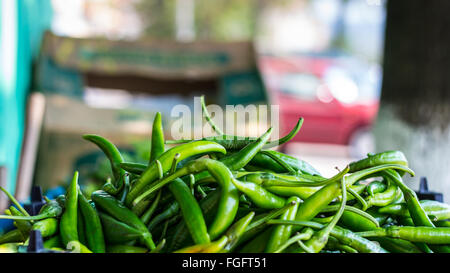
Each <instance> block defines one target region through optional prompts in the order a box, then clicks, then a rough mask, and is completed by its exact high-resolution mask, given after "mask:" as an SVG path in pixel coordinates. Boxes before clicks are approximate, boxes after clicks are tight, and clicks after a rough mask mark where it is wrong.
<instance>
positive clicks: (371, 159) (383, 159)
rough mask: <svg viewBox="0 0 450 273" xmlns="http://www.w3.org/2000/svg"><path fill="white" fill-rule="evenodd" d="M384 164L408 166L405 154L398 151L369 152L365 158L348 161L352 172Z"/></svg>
mask: <svg viewBox="0 0 450 273" xmlns="http://www.w3.org/2000/svg"><path fill="white" fill-rule="evenodd" d="M385 164H396V165H403V166H405V167H408V160H406V157H405V155H404V154H403V153H402V152H400V151H385V152H382V153H378V154H369V155H367V158H364V159H361V160H358V161H355V162H352V163H350V164H349V167H350V171H349V172H350V173H353V172H357V171H361V170H364V169H367V168H371V167H375V166H379V165H385Z"/></svg>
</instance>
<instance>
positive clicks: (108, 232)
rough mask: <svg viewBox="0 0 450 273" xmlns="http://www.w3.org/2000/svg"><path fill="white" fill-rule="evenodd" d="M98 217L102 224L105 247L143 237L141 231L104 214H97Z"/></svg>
mask: <svg viewBox="0 0 450 273" xmlns="http://www.w3.org/2000/svg"><path fill="white" fill-rule="evenodd" d="M98 215H99V217H100V220H101V223H102V227H103V235H104V238H105V241H106V242H107V244H106V246H108V245H110V244H124V243H129V242H132V241H135V240H138V239H141V238H142V236H144V235H143V234H144V232H143V231H141V230H138V229H136V228H134V227H132V226H130V225H128V224H126V223H123V222H121V221H119V220H117V219H115V218H114V217H112V216H109V215H108V214H106V213H103V212H98Z"/></svg>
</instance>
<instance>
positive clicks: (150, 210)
mask: <svg viewBox="0 0 450 273" xmlns="http://www.w3.org/2000/svg"><path fill="white" fill-rule="evenodd" d="M161 192H162V191H161V190H160V191H158V194H157V195H156V198H155V200H153V203H152V205H151V206H150V207H149V208H148V210H147V211H146V212H145V213H144V214H143V215H142V216H141V221H142V223H144V224H145V225H147V224H148V223H149V222H150V219H151V218H152V216H153V213H154V212H155V210H156V207H157V206H158V204H159V200H160V198H161Z"/></svg>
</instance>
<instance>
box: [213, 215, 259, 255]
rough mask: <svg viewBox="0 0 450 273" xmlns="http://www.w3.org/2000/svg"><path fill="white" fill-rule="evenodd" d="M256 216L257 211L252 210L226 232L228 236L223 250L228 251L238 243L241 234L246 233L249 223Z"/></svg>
mask: <svg viewBox="0 0 450 273" xmlns="http://www.w3.org/2000/svg"><path fill="white" fill-rule="evenodd" d="M254 216H255V212H253V211H252V212H250V213H248V214H247V215H246V216H244V217H242V218H241V219H239V220H238V221H237V222H236V223H234V224H233V225H232V226H231V227H230V228H229V229H228V230H227V232H225V236H226V237H227V238H228V242H227V244H226V245H225V246H224V247H223V249H222V251H221V252H228V251H230V250H231V249H233V247H234V246H235V245H236V244H237V242H238V241H239V239H240V238H241V236H242V235H243V234H244V233H245V231H246V229H247V227H248V225H249V224H250V222H251V221H252V219H253V217H254Z"/></svg>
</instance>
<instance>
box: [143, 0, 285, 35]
mask: <svg viewBox="0 0 450 273" xmlns="http://www.w3.org/2000/svg"><path fill="white" fill-rule="evenodd" d="M292 1H293V0H278V1H269V0H246V1H243V0H194V4H195V8H194V13H195V15H194V18H195V19H194V20H195V24H194V27H195V30H194V32H195V36H196V37H195V39H197V40H216V41H231V40H248V39H252V38H253V37H254V36H255V33H256V31H257V29H256V28H257V21H258V16H259V14H261V11H262V10H263V9H265V8H268V7H270V6H274V5H276V6H283V5H286V4H288V3H290V2H292ZM176 3H177V0H164V1H163V0H139V1H138V2H137V4H136V10H137V12H138V13H139V14H140V16H141V18H142V20H143V22H144V25H145V27H144V36H147V37H154V38H164V39H174V38H175V33H176V24H175V6H176Z"/></svg>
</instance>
